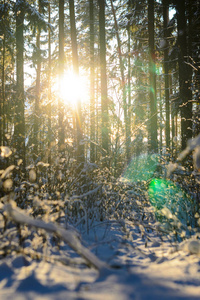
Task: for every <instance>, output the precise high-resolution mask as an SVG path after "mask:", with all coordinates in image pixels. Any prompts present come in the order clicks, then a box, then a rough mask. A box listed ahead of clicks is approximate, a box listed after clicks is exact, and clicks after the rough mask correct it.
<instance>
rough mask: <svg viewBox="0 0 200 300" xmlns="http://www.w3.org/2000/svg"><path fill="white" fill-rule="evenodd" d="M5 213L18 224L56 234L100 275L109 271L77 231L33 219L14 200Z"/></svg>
mask: <svg viewBox="0 0 200 300" xmlns="http://www.w3.org/2000/svg"><path fill="white" fill-rule="evenodd" d="M4 211H5V212H6V214H7V216H8V217H9V218H10V219H11V220H13V221H14V222H15V223H17V224H20V225H28V226H32V227H36V228H40V229H44V230H46V231H47V232H50V233H54V234H56V235H57V236H58V237H59V238H61V239H62V240H63V241H64V242H66V243H67V244H68V245H69V246H70V247H71V248H72V249H73V250H74V251H76V252H77V253H78V254H79V255H80V256H82V257H83V258H84V259H86V261H87V262H88V263H89V264H90V265H92V266H93V267H95V268H96V269H97V270H99V272H100V273H103V272H104V271H106V270H108V266H107V265H106V263H104V262H102V261H101V260H100V259H98V258H97V257H96V256H95V255H94V254H93V253H92V252H90V251H89V250H88V249H87V248H86V247H84V246H83V245H82V244H81V242H80V241H79V239H78V237H77V234H76V232H75V231H72V230H66V229H64V228H62V227H60V226H58V225H56V224H53V223H47V222H44V221H42V220H38V219H33V218H32V217H30V216H29V215H27V214H25V213H24V212H23V210H22V209H20V208H18V207H17V206H16V203H15V202H14V201H12V200H10V201H9V202H8V203H7V204H5V205H4Z"/></svg>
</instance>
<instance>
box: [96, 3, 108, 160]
mask: <svg viewBox="0 0 200 300" xmlns="http://www.w3.org/2000/svg"><path fill="white" fill-rule="evenodd" d="M98 2H99V35H100V69H101V117H102V129H101V135H102V148H103V156H106V155H108V154H109V144H110V141H109V117H108V96H107V74H106V34H105V2H104V0H98Z"/></svg>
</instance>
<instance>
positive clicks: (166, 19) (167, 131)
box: [163, 0, 170, 151]
mask: <svg viewBox="0 0 200 300" xmlns="http://www.w3.org/2000/svg"><path fill="white" fill-rule="evenodd" d="M167 3H168V1H167V0H163V26H164V39H165V45H166V46H165V49H164V72H165V74H164V76H165V109H166V124H165V138H166V148H167V150H168V151H169V150H170V105H169V64H168V60H169V57H168V50H169V49H168V47H167V45H168V43H167V38H168V36H167V25H168V22H169V7H168V4H167Z"/></svg>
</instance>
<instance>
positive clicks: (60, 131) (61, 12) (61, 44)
mask: <svg viewBox="0 0 200 300" xmlns="http://www.w3.org/2000/svg"><path fill="white" fill-rule="evenodd" d="M64 65H65V54H64V0H59V85H60V87H61V84H62V82H63V76H64ZM63 120H64V105H63V101H62V99H61V97H59V99H58V148H59V152H60V153H62V152H63V150H64V142H65V132H64V124H63Z"/></svg>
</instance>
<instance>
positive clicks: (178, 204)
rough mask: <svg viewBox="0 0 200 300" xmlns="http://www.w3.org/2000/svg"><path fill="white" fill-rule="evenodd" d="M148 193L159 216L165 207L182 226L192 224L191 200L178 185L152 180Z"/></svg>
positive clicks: (166, 181)
mask: <svg viewBox="0 0 200 300" xmlns="http://www.w3.org/2000/svg"><path fill="white" fill-rule="evenodd" d="M148 193H149V201H150V203H151V205H152V206H153V207H155V209H156V211H160V213H161V215H162V209H163V208H165V207H166V208H167V209H169V211H170V212H171V214H172V215H173V216H176V217H177V218H178V219H179V221H180V222H181V223H182V224H185V225H186V224H188V222H189V223H190V224H192V223H193V221H192V214H191V212H192V200H191V198H190V197H189V196H188V195H187V194H186V193H185V192H184V191H183V190H182V189H181V188H180V187H179V186H178V185H176V184H174V183H173V182H171V181H170V180H164V179H153V180H152V181H151V183H150V185H149V190H148Z"/></svg>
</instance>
